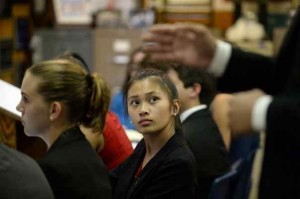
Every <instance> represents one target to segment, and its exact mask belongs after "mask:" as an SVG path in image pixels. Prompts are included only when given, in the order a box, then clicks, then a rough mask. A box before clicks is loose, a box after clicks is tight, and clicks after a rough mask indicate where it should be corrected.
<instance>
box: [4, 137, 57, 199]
mask: <svg viewBox="0 0 300 199" xmlns="http://www.w3.org/2000/svg"><path fill="white" fill-rule="evenodd" d="M0 179H1V180H0V198H2V199H54V196H53V193H52V190H51V188H50V185H49V184H48V181H47V179H46V177H45V175H44V174H43V172H42V170H41V168H40V167H39V166H38V164H37V163H36V162H35V161H34V160H32V159H31V158H30V157H28V156H26V155H25V154H22V153H20V152H18V151H16V150H13V149H10V148H8V147H7V146H5V145H4V144H2V143H0Z"/></svg>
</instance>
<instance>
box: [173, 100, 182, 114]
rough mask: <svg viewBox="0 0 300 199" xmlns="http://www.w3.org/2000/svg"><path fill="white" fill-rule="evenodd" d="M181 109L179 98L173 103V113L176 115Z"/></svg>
mask: <svg viewBox="0 0 300 199" xmlns="http://www.w3.org/2000/svg"><path fill="white" fill-rule="evenodd" d="M179 109H180V103H179V100H174V103H173V113H172V114H173V115H174V116H176V115H177V114H178V113H179Z"/></svg>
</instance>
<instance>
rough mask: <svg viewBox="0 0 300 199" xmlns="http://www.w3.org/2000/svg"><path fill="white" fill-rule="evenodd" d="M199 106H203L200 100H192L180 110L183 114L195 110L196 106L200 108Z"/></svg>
mask: <svg viewBox="0 0 300 199" xmlns="http://www.w3.org/2000/svg"><path fill="white" fill-rule="evenodd" d="M198 105H201V103H200V101H199V100H191V101H189V102H187V103H185V104H184V103H182V105H181V108H180V110H181V111H180V112H181V113H182V112H184V111H186V110H188V109H190V108H193V107H195V106H198Z"/></svg>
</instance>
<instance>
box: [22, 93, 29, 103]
mask: <svg viewBox="0 0 300 199" xmlns="http://www.w3.org/2000/svg"><path fill="white" fill-rule="evenodd" d="M22 101H23V102H25V103H26V102H28V98H27V97H26V96H24V95H23V96H22Z"/></svg>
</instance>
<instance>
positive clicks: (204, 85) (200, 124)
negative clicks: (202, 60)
mask: <svg viewBox="0 0 300 199" xmlns="http://www.w3.org/2000/svg"><path fill="white" fill-rule="evenodd" d="M167 74H168V75H169V76H170V78H171V79H172V80H173V82H174V84H175V86H176V88H177V91H178V95H179V101H180V103H181V109H180V119H181V122H182V131H183V133H184V135H185V138H186V139H187V142H188V144H189V147H190V148H191V150H192V152H193V153H194V155H195V157H196V160H197V169H198V170H197V171H198V183H199V187H200V193H201V197H203V198H208V195H209V192H210V187H211V185H212V182H213V181H214V179H215V178H216V177H219V176H221V175H223V174H224V173H226V172H227V171H229V167H230V159H229V153H228V150H227V149H226V147H225V144H224V140H223V137H222V135H221V133H220V130H219V127H218V126H217V125H216V123H215V122H214V120H213V117H212V115H211V113H210V110H209V108H208V106H209V105H210V102H211V100H212V99H213V97H214V96H215V93H216V87H215V84H214V79H213V77H211V76H210V75H209V74H208V73H205V72H204V71H199V70H194V69H191V68H188V67H186V66H183V65H181V64H178V63H172V64H170V67H169V68H168V70H167Z"/></svg>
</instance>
